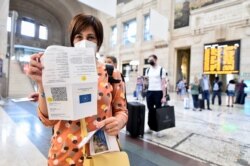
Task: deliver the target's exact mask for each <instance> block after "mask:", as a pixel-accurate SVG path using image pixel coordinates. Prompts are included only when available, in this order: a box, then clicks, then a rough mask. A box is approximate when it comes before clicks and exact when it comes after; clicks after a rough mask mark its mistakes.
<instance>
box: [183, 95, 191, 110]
mask: <svg viewBox="0 0 250 166" xmlns="http://www.w3.org/2000/svg"><path fill="white" fill-rule="evenodd" d="M184 108H185V109H189V108H190V100H189V98H187V97H185V98H184Z"/></svg>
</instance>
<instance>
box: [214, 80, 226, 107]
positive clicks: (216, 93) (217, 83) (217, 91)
mask: <svg viewBox="0 0 250 166" xmlns="http://www.w3.org/2000/svg"><path fill="white" fill-rule="evenodd" d="M222 85H223V84H222V82H221V81H220V80H219V77H215V80H214V83H213V96H212V104H214V99H215V97H216V96H218V103H219V105H221V89H222Z"/></svg>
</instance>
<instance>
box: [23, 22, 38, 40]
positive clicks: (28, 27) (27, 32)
mask: <svg viewBox="0 0 250 166" xmlns="http://www.w3.org/2000/svg"><path fill="white" fill-rule="evenodd" d="M21 34H22V35H24V36H29V37H35V23H34V21H33V20H31V19H27V18H23V19H22V21H21Z"/></svg>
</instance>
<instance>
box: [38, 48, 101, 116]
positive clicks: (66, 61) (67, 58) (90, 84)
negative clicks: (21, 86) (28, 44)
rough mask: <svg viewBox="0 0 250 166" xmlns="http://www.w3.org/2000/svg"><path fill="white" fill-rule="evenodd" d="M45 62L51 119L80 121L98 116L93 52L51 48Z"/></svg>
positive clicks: (44, 58) (96, 79)
mask: <svg viewBox="0 0 250 166" xmlns="http://www.w3.org/2000/svg"><path fill="white" fill-rule="evenodd" d="M41 62H42V64H43V66H44V69H43V75H42V80H43V86H44V92H45V98H46V102H47V107H48V114H49V119H51V120H77V119H82V118H84V117H88V116H92V115H96V114H97V82H98V76H97V70H96V59H95V51H94V49H93V48H75V47H63V46H49V47H48V48H47V49H46V50H45V52H44V55H43V56H42V59H41Z"/></svg>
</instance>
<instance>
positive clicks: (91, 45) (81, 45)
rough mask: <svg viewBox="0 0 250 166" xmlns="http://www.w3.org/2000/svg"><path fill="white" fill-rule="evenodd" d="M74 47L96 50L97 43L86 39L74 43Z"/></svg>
mask: <svg viewBox="0 0 250 166" xmlns="http://www.w3.org/2000/svg"><path fill="white" fill-rule="evenodd" d="M74 47H76V48H94V50H95V52H96V48H97V45H96V43H94V42H91V41H88V40H85V39H84V40H81V41H79V42H77V43H75V44H74Z"/></svg>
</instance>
